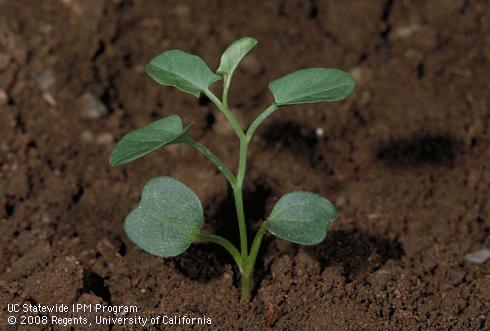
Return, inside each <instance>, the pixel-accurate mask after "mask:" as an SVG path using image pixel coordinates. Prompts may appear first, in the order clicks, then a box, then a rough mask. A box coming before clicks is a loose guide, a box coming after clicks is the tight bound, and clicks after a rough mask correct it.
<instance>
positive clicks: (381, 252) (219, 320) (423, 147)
mask: <svg viewBox="0 0 490 331" xmlns="http://www.w3.org/2000/svg"><path fill="white" fill-rule="evenodd" d="M489 18H490V6H489V5H488V2H487V1H485V0H480V1H478V0H450V1H449V0H431V1H422V0H420V1H402V0H373V1H362V0H359V1H320V0H311V1H262V2H258V1H257V2H245V1H243V2H238V1H236V2H235V1H224V0H223V1H199V2H198V1H182V0H180V1H160V2H159V1H139V0H132V1H131V0H129V1H126V0H111V1H97V0H47V1H34V0H31V1H8V0H0V32H1V33H0V208H1V209H0V233H1V234H2V235H1V236H0V257H1V258H0V307H1V311H2V313H1V315H0V321H1V322H0V324H1V325H3V326H4V328H7V326H6V316H7V315H8V313H7V304H8V303H31V304H44V305H48V304H56V303H63V304H73V303H92V304H94V303H107V304H111V305H136V306H138V308H139V309H140V312H141V314H153V313H166V314H169V315H187V316H196V317H197V316H203V315H205V316H208V317H210V318H212V328H213V329H221V330H236V329H247V330H261V329H267V328H270V329H274V330H297V329H305V330H489V329H490V318H489V316H490V306H489V298H490V263H489V262H488V261H487V262H485V263H481V264H477V263H471V262H469V261H468V260H466V259H465V256H466V254H468V253H472V252H475V251H478V250H480V249H483V248H488V247H489V245H490V239H489V237H490V201H489V199H488V197H489V194H490V171H489V167H490V149H489V148H488V146H489V143H490V129H489V123H490V111H489V103H490V97H489V93H488V86H489V85H488V78H489V77H490V65H489V61H490V23H489ZM242 35H248V36H254V37H255V38H257V39H258V40H259V42H260V44H259V46H258V47H257V48H256V50H254V52H253V53H252V55H250V57H248V58H247V60H246V61H245V63H244V64H243V66H242V67H240V69H239V70H238V72H237V74H236V76H235V77H234V82H233V87H232V91H231V95H230V99H231V100H232V102H231V105H232V107H233V110H234V111H235V113H236V114H237V117H238V118H239V121H240V123H241V124H242V125H243V126H244V127H246V126H247V125H249V124H250V123H251V121H252V120H253V119H254V118H255V116H257V115H258V114H259V113H260V111H261V110H263V109H265V107H267V105H269V104H270V102H271V101H272V97H271V95H270V93H269V92H268V90H267V83H268V81H270V80H273V79H276V78H278V77H281V76H282V75H284V74H286V73H288V72H291V71H293V70H297V69H300V68H305V67H313V66H324V67H337V68H342V69H344V70H348V71H350V72H351V73H352V74H353V75H354V76H355V77H356V80H357V82H358V86H357V89H356V91H355V94H354V95H353V96H351V97H350V98H348V99H347V100H345V101H343V102H339V103H332V104H315V105H303V106H297V107H290V108H285V109H281V110H280V111H279V112H278V113H276V114H275V115H274V116H273V117H272V118H270V119H269V120H268V121H267V122H266V123H265V124H264V126H263V127H261V128H260V129H259V130H258V131H257V137H256V139H255V140H254V142H253V144H252V147H251V151H250V158H249V160H250V166H249V172H248V176H247V180H246V190H245V200H246V207H247V212H248V218H249V219H250V224H251V225H250V231H251V232H252V231H253V230H254V229H255V228H256V227H257V225H258V224H259V222H260V221H261V220H263V219H264V218H265V217H266V216H267V214H268V213H269V212H270V210H271V208H272V206H273V204H274V202H275V201H276V200H277V199H278V198H279V197H280V196H282V195H283V194H285V193H286V192H289V191H291V190H300V189H301V190H308V191H313V192H317V193H319V194H322V195H324V196H326V197H328V198H329V199H331V200H332V201H333V202H334V203H335V204H336V206H337V207H338V218H337V220H336V221H335V222H334V225H333V226H332V227H331V229H330V231H329V233H328V236H327V238H326V240H325V241H324V242H323V243H321V244H320V245H318V246H314V247H302V246H298V245H293V244H289V243H287V242H284V241H281V240H279V239H277V238H273V237H272V236H267V237H266V239H265V242H264V245H263V248H262V250H261V253H260V256H259V262H258V265H257V271H256V273H255V279H254V291H253V300H252V301H251V302H250V303H240V300H239V288H238V286H239V276H238V273H237V270H236V268H235V267H234V266H233V264H232V261H231V260H230V258H229V257H228V256H227V255H226V254H225V253H224V252H222V250H221V249H220V248H219V247H215V246H214V245H207V244H197V245H193V246H191V249H190V250H189V251H188V252H186V253H184V254H182V255H181V256H179V257H176V258H171V259H166V260H162V259H160V258H158V257H155V256H151V255H149V254H146V253H144V252H143V251H141V250H140V249H139V248H137V247H135V245H134V244H132V243H131V242H130V241H129V240H128V239H127V237H126V236H125V234H124V231H123V227H122V222H123V219H124V217H125V215H127V213H128V212H129V211H130V210H131V209H132V208H134V206H136V204H137V202H138V200H139V194H140V192H141V189H142V187H143V185H144V184H145V182H146V181H148V180H149V179H150V178H152V177H154V176H158V175H168V176H173V177H176V178H178V179H179V180H181V181H182V182H184V183H186V184H187V185H189V186H190V187H192V188H193V189H194V190H195V191H196V193H197V194H198V195H199V197H200V198H201V199H202V201H203V205H204V206H205V213H206V217H207V220H208V221H207V225H206V229H207V230H209V231H214V232H216V233H219V234H223V235H225V236H227V237H228V238H230V239H231V240H232V241H234V242H237V235H236V233H237V228H236V221H235V215H234V211H233V200H232V195H231V194H230V190H229V188H228V187H227V185H226V181H225V180H224V178H222V176H221V175H220V174H219V173H218V172H217V171H216V170H215V169H214V168H213V166H212V164H211V163H210V162H208V161H207V160H205V159H203V158H202V157H201V156H200V155H199V154H197V152H195V151H194V150H192V149H190V148H189V147H186V146H174V147H172V148H169V149H167V150H165V151H162V152H159V153H153V154H152V155H150V156H147V157H145V158H143V159H141V160H138V161H136V162H133V163H131V164H129V165H127V166H124V167H122V168H117V169H112V168H110V167H109V165H108V161H107V160H108V156H109V154H110V152H111V150H112V148H113V147H114V144H115V142H116V141H117V140H118V139H119V138H120V137H122V135H123V134H124V133H127V132H128V131H130V130H132V129H135V128H138V127H141V126H143V125H145V124H146V123H149V122H150V121H152V120H155V119H158V118H161V117H163V116H167V115H170V114H175V113H177V114H179V115H180V116H181V117H182V118H183V120H184V122H185V123H191V122H192V123H194V125H193V128H192V130H191V135H192V137H194V138H195V139H197V140H199V141H201V142H203V143H205V144H207V145H208V146H209V147H210V148H211V149H212V150H213V151H214V152H215V153H216V154H218V155H219V156H220V157H221V158H222V159H223V160H224V161H225V163H227V164H228V165H229V166H230V167H234V166H236V158H237V147H238V145H237V141H236V139H235V138H234V137H233V132H232V130H231V129H230V127H229V126H227V125H226V123H225V121H224V119H223V117H222V116H221V115H220V114H219V113H218V112H217V111H216V110H215V109H214V108H213V106H212V104H211V103H209V101H208V100H205V99H200V100H197V99H195V98H193V97H192V96H190V95H187V94H183V93H181V92H179V91H177V90H175V89H171V88H164V87H161V86H159V85H157V84H155V83H154V82H153V81H152V80H151V79H149V78H148V77H147V76H146V75H145V74H144V72H143V67H144V65H145V64H146V63H147V62H148V61H149V60H150V59H151V58H152V57H153V56H155V55H156V54H158V53H159V52H161V51H163V50H166V49H170V48H176V49H182V50H186V51H188V52H191V53H195V54H199V55H200V56H201V57H203V58H204V59H205V60H206V62H207V63H208V64H209V66H210V67H211V68H213V69H214V68H216V67H217V66H218V61H219V58H220V54H221V52H222V51H223V50H224V49H225V48H226V46H227V45H228V44H229V43H230V42H231V41H233V40H234V39H235V38H237V37H238V36H242ZM218 90H219V88H218ZM48 315H49V314H48ZM11 327H12V328H15V327H14V326H11ZM44 328H45V329H51V328H54V329H59V327H55V326H49V325H48V326H45V327H44ZM121 328H122V327H121V326H114V327H109V326H105V327H102V326H100V327H98V328H97V329H100V330H104V329H114V330H117V329H121ZM128 328H129V327H128ZM154 328H156V327H154ZM176 328H177V329H178V328H181V329H188V328H190V326H186V325H183V326H180V327H176ZM195 328H197V329H200V328H204V329H206V328H208V326H204V327H203V326H195ZM34 329H35V328H34ZM150 329H151V328H150Z"/></svg>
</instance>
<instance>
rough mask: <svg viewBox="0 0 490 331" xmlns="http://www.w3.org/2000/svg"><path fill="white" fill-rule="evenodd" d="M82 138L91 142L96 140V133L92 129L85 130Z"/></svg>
mask: <svg viewBox="0 0 490 331" xmlns="http://www.w3.org/2000/svg"><path fill="white" fill-rule="evenodd" d="M81 138H82V140H83V141H86V142H88V143H91V142H93V141H94V134H93V133H92V132H90V131H83V132H82V134H81Z"/></svg>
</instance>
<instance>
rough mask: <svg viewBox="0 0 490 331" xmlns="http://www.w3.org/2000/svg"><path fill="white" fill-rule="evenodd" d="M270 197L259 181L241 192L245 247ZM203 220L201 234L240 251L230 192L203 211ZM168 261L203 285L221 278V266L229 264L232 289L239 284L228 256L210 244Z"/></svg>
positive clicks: (198, 246) (252, 237)
mask: <svg viewBox="0 0 490 331" xmlns="http://www.w3.org/2000/svg"><path fill="white" fill-rule="evenodd" d="M270 195H271V189H270V187H269V186H268V185H267V184H265V183H263V182H262V181H260V180H258V181H256V182H255V184H254V185H253V186H252V188H251V189H249V190H245V191H244V194H243V196H244V197H243V200H244V207H245V210H246V211H247V220H248V221H247V234H248V240H249V242H248V244H249V247H250V245H251V244H252V241H253V239H254V235H255V231H253V230H252V229H254V228H255V226H256V225H257V224H258V223H259V222H260V221H261V219H263V218H264V215H265V211H266V203H267V198H268V197H269V196H270ZM205 218H206V225H205V227H206V228H207V229H206V230H205V231H204V232H209V233H213V234H216V235H219V236H221V237H223V238H226V239H227V240H229V241H230V242H231V243H232V244H233V245H235V247H237V248H239V247H240V236H239V232H238V223H237V218H236V209H235V201H234V197H233V192H232V190H231V189H230V188H228V191H227V194H226V195H225V197H224V198H223V199H222V200H218V201H217V203H215V204H213V206H212V207H211V208H208V210H206V217H205ZM171 261H172V262H173V263H174V265H175V267H176V269H177V270H179V272H180V273H181V274H183V275H184V276H186V277H189V278H190V279H192V280H196V281H199V282H203V283H207V282H209V281H210V280H212V279H215V278H218V277H220V276H222V275H223V273H224V270H225V265H227V264H230V265H232V266H233V268H234V270H235V272H234V283H235V285H237V286H238V284H239V281H240V275H239V272H238V268H237V266H236V265H235V262H234V260H233V259H232V258H231V256H230V254H229V253H228V252H227V251H226V250H225V249H224V248H223V247H221V246H219V245H216V244H213V243H196V244H192V245H191V246H190V247H189V249H188V250H187V251H186V252H185V253H183V254H181V255H179V256H177V257H174V258H172V259H171Z"/></svg>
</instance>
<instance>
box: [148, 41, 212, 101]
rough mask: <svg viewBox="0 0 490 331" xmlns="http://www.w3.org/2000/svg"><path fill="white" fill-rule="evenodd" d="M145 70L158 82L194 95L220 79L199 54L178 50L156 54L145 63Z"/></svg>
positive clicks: (197, 95)
mask: <svg viewBox="0 0 490 331" xmlns="http://www.w3.org/2000/svg"><path fill="white" fill-rule="evenodd" d="M145 71H146V73H147V74H148V75H150V77H151V78H153V79H154V80H155V81H157V82H158V83H160V84H162V85H168V86H175V87H176V88H178V89H179V90H181V91H184V92H187V93H190V94H192V95H194V96H196V97H199V94H200V93H201V91H207V90H208V87H209V85H211V84H212V83H214V82H216V81H218V80H220V79H221V77H220V76H218V75H215V74H214V73H213V72H212V71H211V70H210V69H209V67H208V66H207V65H206V63H205V62H204V61H203V60H202V59H201V58H200V57H199V56H196V55H192V54H189V53H186V52H182V51H179V50H170V51H166V52H163V53H161V54H160V55H158V56H156V57H155V58H153V60H151V61H150V63H148V64H147V65H146V68H145Z"/></svg>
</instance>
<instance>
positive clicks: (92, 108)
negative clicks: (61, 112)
mask: <svg viewBox="0 0 490 331" xmlns="http://www.w3.org/2000/svg"><path fill="white" fill-rule="evenodd" d="M78 102H79V106H80V111H81V113H82V116H83V117H84V118H86V119H90V120H94V119H98V118H100V117H102V116H104V115H106V114H107V108H106V107H105V106H104V104H103V103H102V102H101V101H100V100H99V99H98V98H96V97H95V96H94V95H93V94H92V93H88V92H86V93H84V94H83V95H82V96H81V97H80V99H79V101H78Z"/></svg>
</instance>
